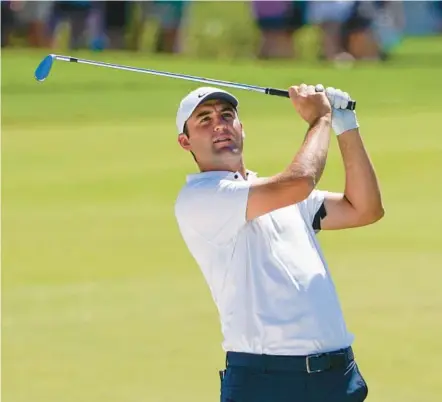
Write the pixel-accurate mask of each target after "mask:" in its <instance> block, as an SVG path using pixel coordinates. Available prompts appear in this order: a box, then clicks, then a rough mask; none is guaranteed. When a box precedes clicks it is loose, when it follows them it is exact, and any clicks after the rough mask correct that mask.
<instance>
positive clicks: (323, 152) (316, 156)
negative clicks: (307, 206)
mask: <svg viewBox="0 0 442 402" xmlns="http://www.w3.org/2000/svg"><path fill="white" fill-rule="evenodd" d="M330 133H331V115H326V116H324V117H322V118H320V119H318V120H317V121H316V122H315V123H314V124H312V125H311V127H309V130H308V131H307V134H306V136H305V139H304V142H303V144H302V146H301V149H300V150H299V151H298V152H297V154H296V156H295V158H294V159H293V161H292V163H291V164H290V165H289V166H288V167H287V169H286V170H285V172H283V175H284V177H286V178H287V179H296V178H298V177H310V178H311V179H312V186H313V187H314V186H315V185H316V184H317V183H318V182H319V180H320V178H321V176H322V173H323V171H324V168H325V163H326V161H327V154H328V148H329V144H330Z"/></svg>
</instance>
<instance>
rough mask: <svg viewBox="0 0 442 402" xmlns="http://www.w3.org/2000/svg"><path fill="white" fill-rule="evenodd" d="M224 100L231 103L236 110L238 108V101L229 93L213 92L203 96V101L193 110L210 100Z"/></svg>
mask: <svg viewBox="0 0 442 402" xmlns="http://www.w3.org/2000/svg"><path fill="white" fill-rule="evenodd" d="M217 99H219V100H224V101H226V102H228V103H230V104H231V105H232V106H233V107H234V108H235V109H236V108H237V107H238V100H237V99H236V98H235V97H234V96H233V95H230V94H229V93H226V92H211V93H208V94H207V95H206V96H202V97H201V100H200V101H199V102H198V104H197V105H196V106H195V108H194V109H193V110H195V109H196V108H197V107H198V106H199V105H201V104H202V103H204V102H207V101H209V100H217Z"/></svg>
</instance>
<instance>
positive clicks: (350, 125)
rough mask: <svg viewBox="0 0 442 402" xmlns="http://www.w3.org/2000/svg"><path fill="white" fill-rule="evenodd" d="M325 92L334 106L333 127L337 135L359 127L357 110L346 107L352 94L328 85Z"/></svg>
mask: <svg viewBox="0 0 442 402" xmlns="http://www.w3.org/2000/svg"><path fill="white" fill-rule="evenodd" d="M325 92H326V95H327V98H328V99H329V101H330V104H331V106H332V128H333V131H334V132H335V133H336V135H340V134H342V133H343V132H345V131H348V130H352V129H355V128H359V123H358V119H357V117H356V112H355V111H354V110H347V109H346V107H347V104H348V101H349V100H351V97H350V95H349V94H348V93H347V92H343V91H341V90H340V89H335V88H332V87H328V88H327V89H326V90H325Z"/></svg>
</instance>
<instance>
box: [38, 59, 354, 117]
mask: <svg viewBox="0 0 442 402" xmlns="http://www.w3.org/2000/svg"><path fill="white" fill-rule="evenodd" d="M54 60H60V61H67V62H70V63H81V64H89V65H92V66H98V67H108V68H114V69H116V70H126V71H133V72H136V73H145V74H152V75H159V76H163V77H170V78H179V79H182V80H188V81H196V82H202V83H205V84H211V85H218V86H224V87H230V88H237V89H244V90H248V91H255V92H260V93H263V94H266V95H275V96H281V97H284V98H289V93H288V91H285V90H283V89H276V88H265V87H259V86H255V85H247V84H239V83H236V82H230V81H221V80H214V79H210V78H202V77H195V76H192V75H185V74H177V73H168V72H165V71H158V70H151V69H147V68H139V67H129V66H123V65H120V64H112V63H105V62H102V61H93V60H86V59H79V58H76V57H71V56H62V55H57V54H50V55H48V56H46V57H45V58H44V59H43V60H42V61H41V62H40V64H39V65H38V67H37V68H36V70H35V74H34V76H35V79H36V80H37V81H40V82H42V81H44V80H45V79H46V78H47V77H48V75H49V73H50V72H51V68H52V65H53V64H54ZM346 109H348V110H355V109H356V101H354V100H351V101H349V102H348V104H347V108H346Z"/></svg>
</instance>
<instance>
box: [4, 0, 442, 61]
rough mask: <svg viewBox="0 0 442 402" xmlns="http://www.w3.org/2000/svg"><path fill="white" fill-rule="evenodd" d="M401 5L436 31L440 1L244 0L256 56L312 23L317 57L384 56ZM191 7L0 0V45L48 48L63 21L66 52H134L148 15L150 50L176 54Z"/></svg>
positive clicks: (283, 50)
mask: <svg viewBox="0 0 442 402" xmlns="http://www.w3.org/2000/svg"><path fill="white" fill-rule="evenodd" d="M407 3H418V4H419V3H420V4H421V5H420V7H421V8H422V9H423V7H426V8H427V9H428V10H427V11H428V12H429V15H430V16H431V18H433V20H435V21H436V23H437V27H436V31H439V32H442V1H432V2H405V1H351V0H345V1H331V0H329V1H279V0H272V1H248V2H247V6H248V7H249V8H250V17H251V18H252V19H253V21H254V23H255V26H256V27H257V28H258V30H259V32H260V44H259V47H258V49H257V57H259V58H263V59H271V58H293V57H296V56H297V46H296V40H295V37H296V35H295V34H296V32H297V31H298V30H300V29H301V28H303V27H304V26H306V25H315V26H316V27H318V28H319V32H320V50H319V53H318V58H320V59H325V60H336V59H339V58H343V57H344V58H345V57H351V58H353V59H381V60H384V59H386V58H387V57H388V54H389V51H390V49H391V48H393V47H394V46H395V45H396V44H397V43H398V42H399V41H400V39H401V37H402V35H403V33H404V30H405V27H406V23H407V18H406V13H405V12H404V8H405V7H408V5H409V4H407ZM191 5H192V0H187V1H167V0H158V1H155V0H151V1H80V0H77V1H21V0H13V1H5V0H2V1H1V11H2V13H1V39H2V47H6V46H10V45H11V37H12V36H14V35H18V36H20V37H22V38H24V39H25V41H26V44H27V46H31V47H45V48H54V49H55V48H57V47H58V43H57V40H58V38H59V35H58V31H59V28H60V26H61V24H63V23H68V25H69V28H70V30H69V47H70V49H86V48H87V49H94V50H97V49H100V50H103V49H126V50H139V49H140V43H141V39H142V36H143V34H144V28H145V24H146V20H147V18H150V17H153V18H156V20H157V23H158V30H157V33H156V38H155V41H154V43H155V51H156V52H167V53H179V52H180V51H181V48H182V47H181V46H180V44H181V33H182V32H181V31H182V26H183V21H184V20H185V19H186V17H187V12H188V9H189V7H191ZM225 6H226V7H228V3H227V2H226V4H225ZM424 24H425V22H424ZM129 26H130V35H128V30H129V28H128V27H129Z"/></svg>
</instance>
